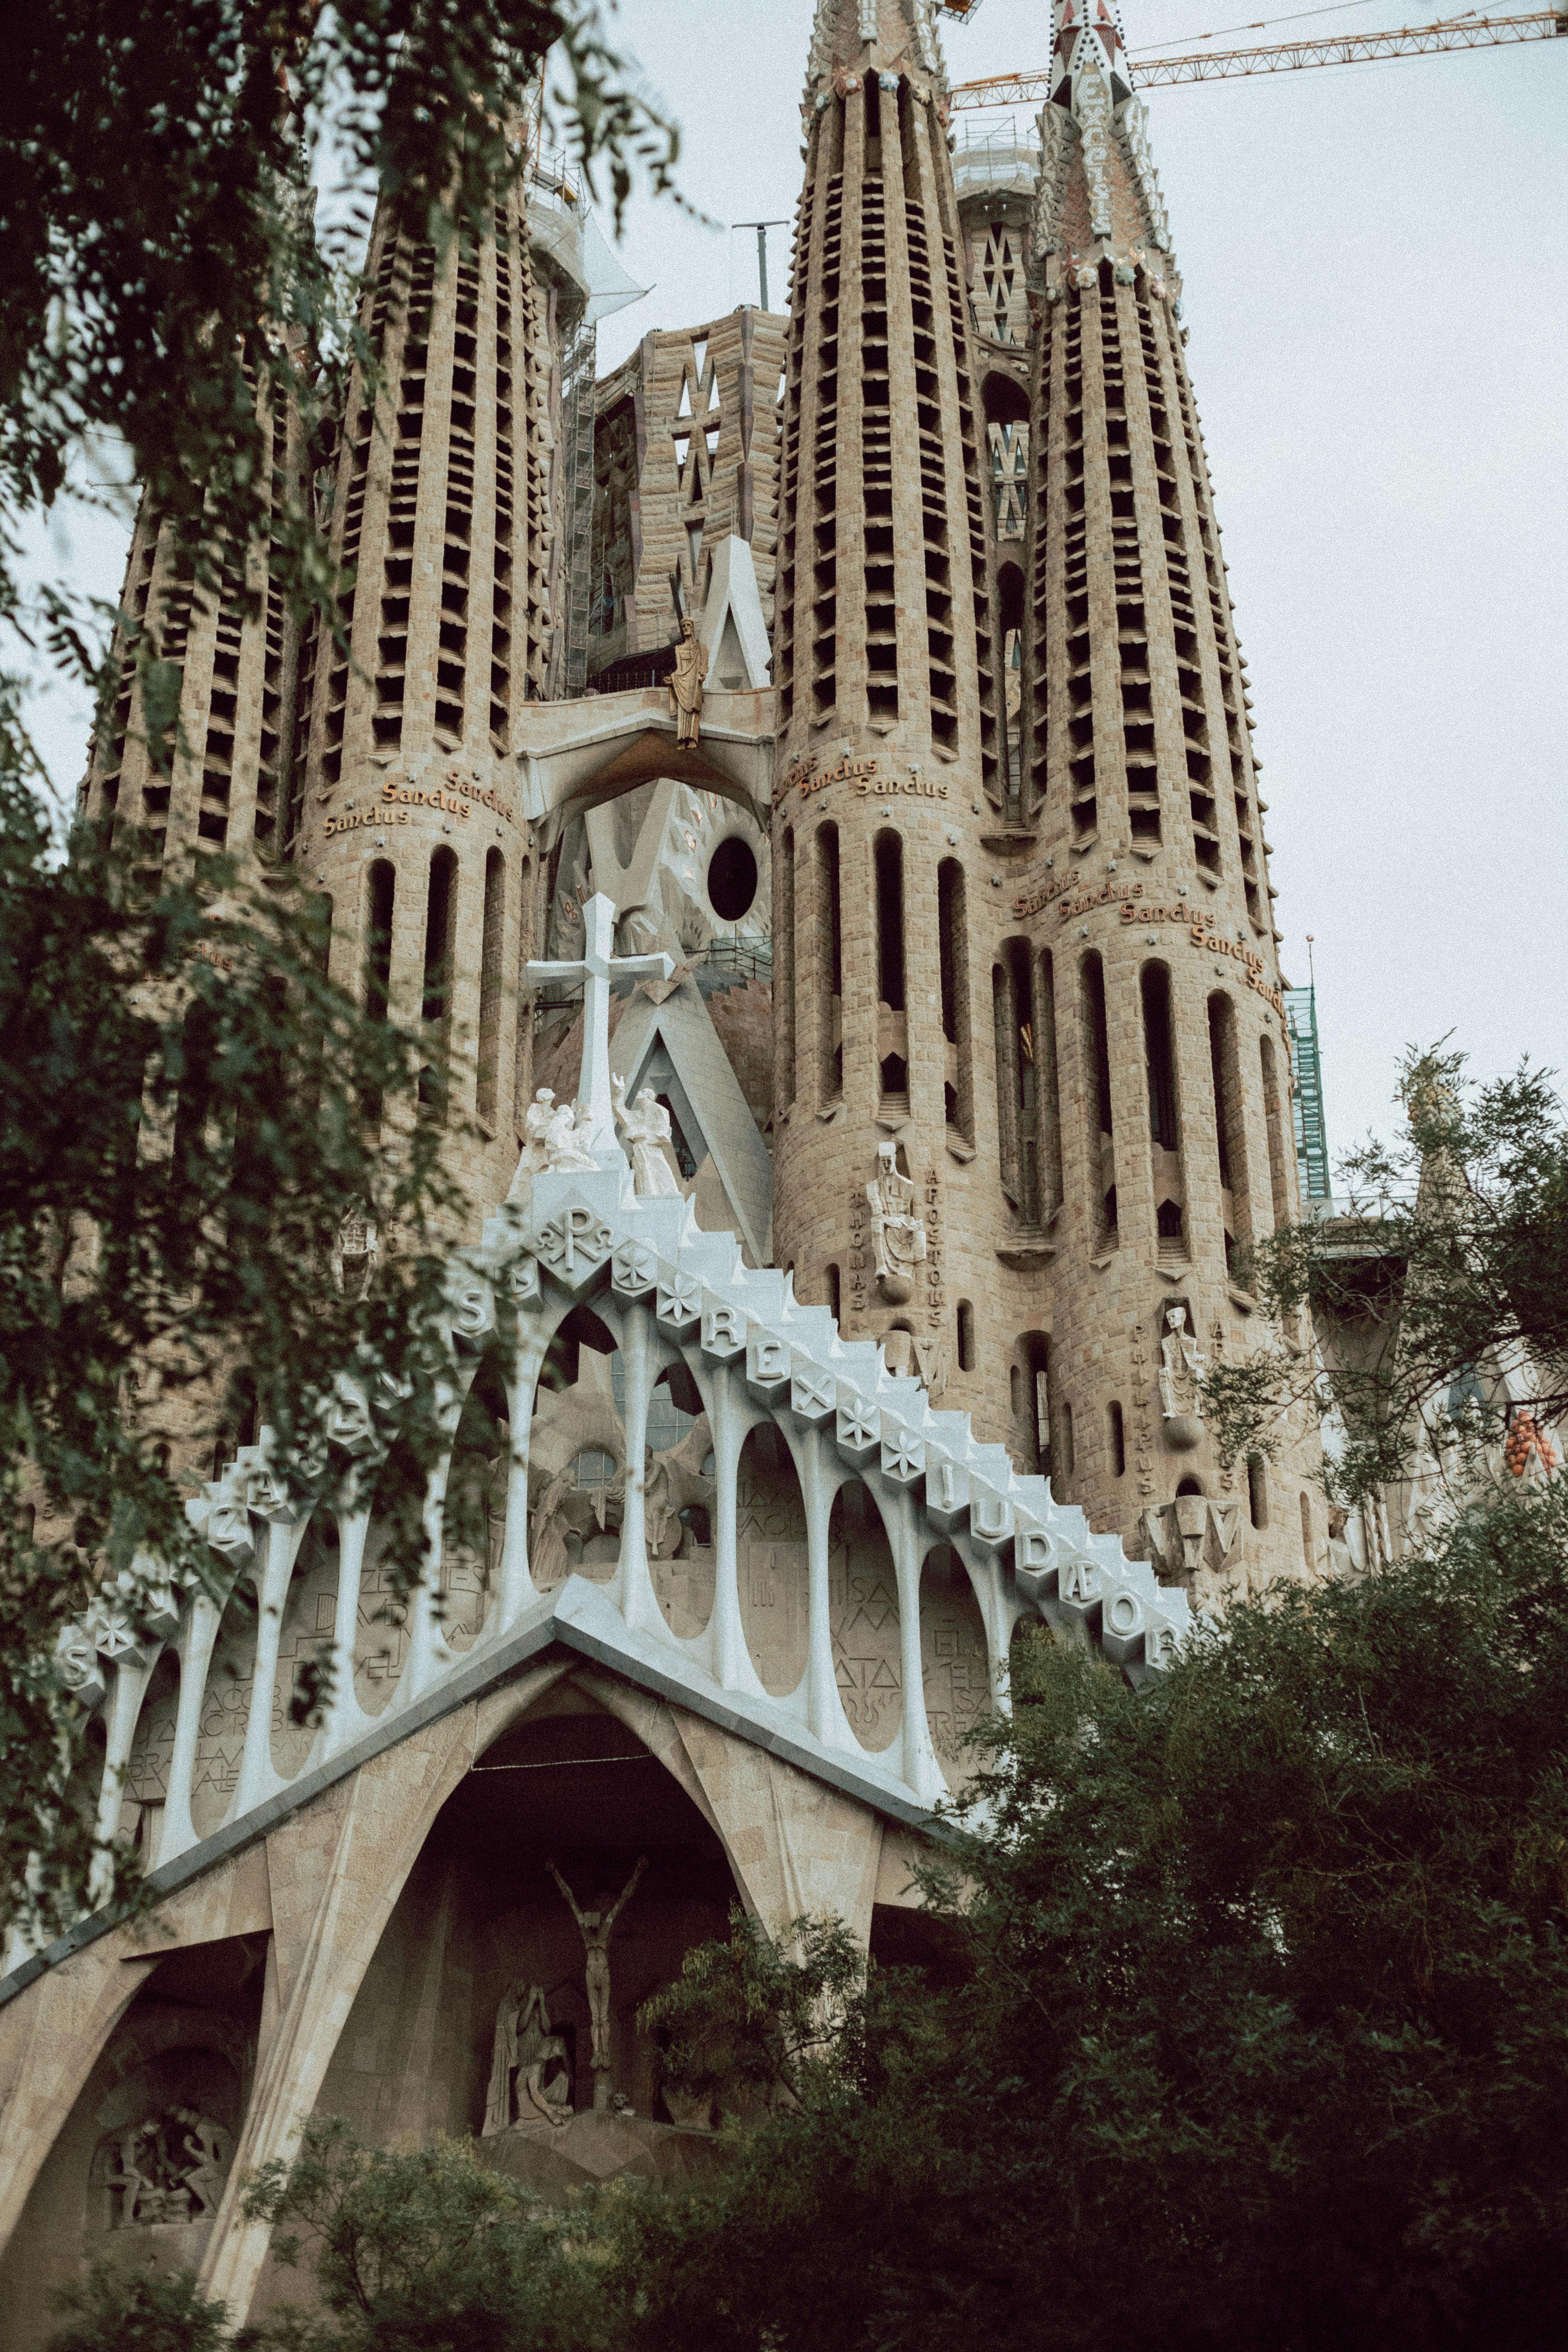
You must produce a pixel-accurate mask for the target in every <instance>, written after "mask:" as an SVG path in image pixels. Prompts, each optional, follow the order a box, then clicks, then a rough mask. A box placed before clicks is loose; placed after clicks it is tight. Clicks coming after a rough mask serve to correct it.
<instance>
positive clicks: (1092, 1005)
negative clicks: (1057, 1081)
mask: <svg viewBox="0 0 1568 2352" xmlns="http://www.w3.org/2000/svg"><path fill="white" fill-rule="evenodd" d="M1082 978H1083V1028H1084V1053H1085V1058H1086V1059H1087V1061H1088V1063H1089V1076H1090V1078H1091V1081H1092V1089H1093V1091H1092V1101H1093V1105H1094V1108H1093V1112H1092V1114H1091V1115H1092V1117H1093V1119H1094V1122H1095V1126H1094V1130H1093V1132H1092V1133H1091V1135H1090V1139H1089V1147H1090V1148H1089V1163H1090V1181H1091V1183H1092V1184H1093V1186H1094V1198H1095V1203H1096V1213H1097V1223H1098V1229H1099V1241H1100V1246H1101V1247H1102V1248H1103V1247H1110V1246H1114V1244H1115V1241H1116V1232H1117V1224H1116V1214H1117V1212H1116V1158H1115V1144H1114V1140H1113V1129H1112V1124H1111V1106H1110V1031H1109V1029H1108V1027H1107V1025H1106V1013H1105V967H1104V966H1103V964H1102V963H1101V962H1100V958H1099V957H1098V956H1097V955H1095V954H1093V953H1092V952H1091V953H1090V954H1089V955H1086V956H1085V958H1084V960H1083V964H1082Z"/></svg>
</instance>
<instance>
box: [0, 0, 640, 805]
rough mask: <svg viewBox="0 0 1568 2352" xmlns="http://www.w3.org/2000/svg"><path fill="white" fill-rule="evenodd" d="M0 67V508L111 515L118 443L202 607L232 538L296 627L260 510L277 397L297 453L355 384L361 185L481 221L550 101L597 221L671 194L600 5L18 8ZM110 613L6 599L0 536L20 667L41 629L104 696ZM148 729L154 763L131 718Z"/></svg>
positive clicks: (307, 550)
mask: <svg viewBox="0 0 1568 2352" xmlns="http://www.w3.org/2000/svg"><path fill="white" fill-rule="evenodd" d="M551 54H552V55H553V58H554V59H555V64H556V71H555V73H554V75H553V77H552V83H551V86H550V93H549V96H548V97H546V95H545V90H544V87H543V85H542V79H541V74H542V66H543V62H544V60H545V58H546V57H547V55H551ZM5 64H6V70H5V77H4V80H3V82H0V174H3V177H4V183H5V199H4V219H5V235H4V236H0V507H3V508H4V509H5V512H6V514H7V515H9V516H10V517H12V518H14V519H19V518H22V517H26V516H27V515H29V514H33V513H36V512H39V511H42V510H47V509H48V508H49V507H50V506H52V504H53V503H54V501H55V500H56V499H57V498H58V496H59V494H60V492H61V491H62V489H64V488H66V487H67V485H68V484H69V485H70V488H71V490H72V493H73V495H75V496H77V497H79V498H80V499H83V500H84V501H85V502H87V503H88V504H89V505H98V506H103V505H106V504H107V503H108V502H109V501H108V499H107V497H106V495H105V492H104V490H103V488H95V487H94V484H93V482H92V480H91V476H92V475H93V474H94V473H96V472H100V471H101V466H100V465H97V464H93V465H88V466H85V467H84V466H83V465H82V464H81V463H80V462H79V461H80V459H81V457H82V456H83V453H84V451H85V450H86V449H87V448H88V447H89V446H93V447H95V448H96V447H98V446H100V444H101V443H102V442H103V441H104V440H105V439H107V440H108V441H110V442H112V443H117V444H118V445H120V446H121V448H122V450H123V454H124V460H125V467H126V470H127V472H128V474H129V476H130V478H132V479H133V480H134V481H135V482H137V483H138V484H140V486H141V488H142V491H143V493H144V495H145V497H146V498H147V499H149V500H150V501H151V504H152V507H153V510H154V511H155V512H156V513H157V514H158V515H159V516H160V517H162V518H163V520H164V521H165V523H166V525H167V527H168V528H169V530H171V532H172V533H173V534H174V540H175V541H176V543H177V546H178V550H179V553H180V558H181V561H182V562H183V563H184V565H186V566H187V567H188V571H187V576H190V577H192V578H193V579H194V581H195V589H196V593H198V595H200V596H202V597H204V598H205V597H208V596H210V595H211V594H213V593H216V588H217V585H218V583H219V578H220V574H221V571H222V567H223V563H224V556H225V551H226V550H228V551H239V554H240V559H241V560H237V562H235V563H234V565H233V569H234V570H235V572H237V574H238V575H241V576H243V574H244V572H245V570H246V566H245V563H244V561H243V560H242V559H243V552H244V551H246V550H247V549H248V548H251V547H260V546H263V545H265V546H266V547H267V548H268V573H269V578H270V580H271V582H272V583H273V584H274V585H275V586H277V587H278V588H279V589H280V591H281V593H283V594H284V596H285V597H286V598H287V600H288V602H289V605H290V606H291V608H292V609H293V611H294V613H295V615H296V617H297V618H299V619H301V620H302V619H303V618H304V617H305V615H306V614H307V613H308V612H310V611H319V612H322V613H329V612H331V608H332V603H333V599H334V597H335V595H336V592H337V583H336V581H335V580H334V578H333V576H332V571H331V564H330V562H329V559H328V553H327V549H326V544H325V541H324V539H323V537H322V535H321V531H320V530H319V528H318V524H317V520H316V516H315V514H314V511H313V509H312V505H311V502H310V499H309V498H308V497H306V498H300V499H283V500H282V501H280V502H279V503H278V504H276V505H275V504H274V498H273V492H274V479H273V459H272V446H271V433H272V425H271V415H270V413H269V412H270V410H271V409H273V408H276V407H278V406H279V405H282V406H290V407H292V408H293V409H294V410H295V411H296V412H297V414H298V415H299V417H300V423H301V426H302V430H303V434H304V438H305V442H306V444H307V445H308V446H311V447H312V448H313V450H314V454H315V457H317V458H318V459H319V458H320V457H321V450H322V437H323V436H325V435H328V434H330V430H331V417H332V414H333V409H334V404H335V402H336V400H337V398H338V395H339V392H340V390H341V386H342V381H343V379H344V376H345V374H346V371H347V369H348V368H349V366H350V365H351V364H352V363H353V362H354V361H355V360H358V361H359V362H361V363H362V365H363V366H366V367H368V368H369V370H370V372H371V375H372V378H373V380H374V366H375V358H376V354H375V352H374V349H373V347H372V343H371V339H370V337H369V336H368V334H367V332H366V331H365V330H364V329H363V326H362V324H361V322H360V320H358V318H357V317H356V314H355V310H354V308H353V267H352V266H353V263H354V261H355V260H356V258H357V255H358V251H359V247H360V246H361V244H362V243H363V236H364V233H365V230H366V228H367V226H368V223H369V219H370V215H371V212H372V210H373V207H374V202H375V200H376V198H377V197H378V196H379V195H381V194H385V195H387V196H389V197H391V198H392V199H393V200H394V201H395V202H396V203H398V204H399V205H401V206H402V207H403V208H404V209H405V213H406V214H407V215H409V217H410V219H411V221H418V222H419V223H420V224H421V233H422V234H423V235H425V236H427V237H428V238H429V240H430V241H431V242H432V243H433V244H435V246H436V247H437V251H445V250H446V248H447V246H448V245H449V244H450V242H451V240H452V239H453V237H454V236H458V235H459V234H461V233H467V234H468V235H471V236H476V237H478V236H482V235H483V234H485V232H486V231H487V229H488V228H489V226H490V224H491V222H492V220H493V208H494V205H495V204H496V203H497V202H498V201H499V200H500V198H502V197H504V195H505V194H506V192H507V190H508V189H509V188H510V186H511V185H512V184H513V183H514V182H515V181H516V180H517V178H518V177H519V175H520V173H522V171H523V170H524V169H525V168H526V165H527V163H528V161H529V155H528V152H527V147H528V142H527V141H526V139H525V137H524V135H523V126H524V124H525V122H528V121H531V120H532V119H534V117H535V116H536V114H537V110H538V109H539V107H540V105H541V104H544V105H545V107H546V109H547V110H548V111H549V113H550V115H551V118H552V122H553V124H554V126H555V128H556V129H557V130H558V131H560V132H561V133H562V135H563V140H564V144H565V147H566V151H567V152H568V154H569V156H570V158H571V160H572V162H573V163H574V166H575V168H576V170H577V171H578V172H579V173H580V174H581V175H582V177H583V179H584V184H585V185H586V188H587V191H588V193H589V194H590V195H592V194H595V188H596V185H597V183H598V179H599V175H600V174H602V173H605V172H607V173H608V175H609V184H610V190H611V194H612V197H613V201H614V205H615V211H616V224H617V226H618V225H619V221H620V217H621V215H622V211H623V209H624V206H625V204H626V196H627V194H628V192H629V189H630V185H631V181H632V174H633V172H634V170H640V171H641V172H642V173H645V174H646V175H647V178H648V180H649V182H650V184H651V185H652V186H653V187H654V188H655V190H656V191H658V192H671V191H672V190H673V173H674V167H675V163H676V160H677V157H678V154H679V134H678V132H677V131H676V130H675V127H674V125H673V123H671V122H670V121H668V120H667V119H666V118H665V116H664V115H663V113H662V111H661V110H660V108H659V106H658V102H657V101H656V100H653V99H651V98H649V97H648V96H647V95H645V94H644V93H643V91H642V90H641V89H640V88H639V87H637V77H636V75H635V72H634V70H633V68H631V67H630V66H629V64H628V62H627V60H626V59H625V58H623V57H622V56H621V55H620V54H619V52H618V51H617V50H616V47H614V45H613V44H612V42H611V41H610V39H609V38H608V37H607V33H606V28H605V19H604V16H603V15H602V14H601V11H600V10H599V8H598V7H597V6H595V5H593V0H554V5H546V0H335V5H333V6H331V7H321V6H319V5H314V0H308V5H303V6H300V7H280V6H279V5H278V0H37V5H36V6H33V7H30V8H27V9H26V10H23V11H19V12H18V14H17V15H16V17H15V18H14V19H13V20H12V21H11V23H10V26H9V29H8V35H7V40H6V56H5ZM312 170H319V171H320V173H321V176H322V177H323V178H324V179H325V180H326V181H327V182H328V183H329V194H330V196H331V204H330V205H329V207H328V208H327V212H326V215H325V216H324V218H323V220H322V222H321V225H320V226H318V225H317V223H316V221H315V219H314V208H313V205H312V201H311V197H310V188H309V184H308V183H309V180H310V173H311V172H312ZM307 472H309V467H307ZM109 617H110V615H109V614H108V609H107V607H106V606H105V605H104V604H102V603H101V601H98V602H94V601H93V600H87V601H86V603H84V602H83V600H80V599H79V598H76V597H73V596H72V595H71V594H69V593H67V592H66V591H64V590H63V589H61V588H59V587H58V586H54V585H49V584H47V583H46V584H45V585H44V586H43V587H41V588H39V589H37V591H35V592H34V593H32V594H31V595H28V594H26V593H24V589H23V586H22V584H21V577H20V547H19V542H18V541H17V539H16V535H15V532H14V530H0V623H4V624H6V625H9V626H10V627H11V628H12V629H13V631H14V632H15V633H16V635H18V636H19V637H20V639H21V641H22V643H23V645H24V646H26V652H27V656H28V658H29V659H30V658H31V657H32V656H34V655H36V653H37V650H38V647H39V646H40V644H42V646H44V648H45V650H46V651H47V654H48V656H49V657H50V658H51V660H53V661H54V662H55V663H56V664H57V665H58V666H60V667H63V668H66V669H68V670H72V671H74V672H75V673H76V674H77V675H78V676H79V677H82V678H84V679H87V680H89V681H90V682H92V683H94V684H95V685H97V686H98V687H99V688H100V689H102V688H104V687H105V685H106V683H107V680H108V677H109V673H108V671H107V669H106V667H105V663H104V656H103V654H102V652H101V650H100V646H99V643H98V640H99V639H100V638H101V637H102V635H104V623H105V621H106V619H108V618H109ZM119 655H120V656H126V655H129V656H131V657H132V658H133V659H134V661H135V663H136V665H137V667H138V668H139V669H140V671H141V673H142V686H143V691H144V694H149V699H148V709H149V712H150V713H155V711H156V709H157V708H158V707H159V694H158V687H159V680H158V678H157V677H156V676H151V677H150V676H149V673H151V672H154V671H155V670H156V669H157V667H158V649H157V646H156V644H155V642H154V641H153V636H152V635H151V634H150V633H149V632H148V631H146V630H145V629H139V628H138V627H137V626H136V625H135V623H134V620H133V618H132V616H121V645H120V647H119ZM117 666H118V664H117ZM149 690H150V693H149ZM149 739H150V741H151V743H152V745H153V752H154V757H155V758H156V759H157V760H158V761H159V762H160V763H161V764H162V763H163V762H164V761H166V760H167V758H168V756H169V750H168V747H167V746H166V745H165V743H164V742H163V737H162V734H161V731H160V730H159V729H158V727H157V726H156V725H155V724H154V723H153V719H152V718H151V717H150V719H149Z"/></svg>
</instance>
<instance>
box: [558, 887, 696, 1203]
mask: <svg viewBox="0 0 1568 2352" xmlns="http://www.w3.org/2000/svg"><path fill="white" fill-rule="evenodd" d="M583 926H584V932H585V934H586V936H585V938H584V942H583V954H582V958H581V961H578V962H576V963H531V964H530V965H528V967H527V969H526V972H525V978H526V979H527V982H528V984H529V986H530V988H543V987H544V986H545V985H546V984H547V983H548V982H551V981H552V980H580V981H581V982H582V983H583V1075H582V1078H581V1080H580V1082H579V1085H578V1088H577V1099H578V1101H579V1102H580V1103H581V1104H582V1106H583V1109H584V1117H585V1121H586V1132H585V1135H584V1145H585V1148H586V1149H587V1150H589V1151H591V1152H592V1153H593V1154H594V1156H595V1159H597V1158H598V1157H599V1155H600V1154H601V1153H602V1152H609V1151H614V1152H616V1154H617V1155H618V1154H619V1153H620V1149H621V1147H620V1145H619V1143H618V1142H617V1141H616V1115H615V1107H614V1105H613V1104H612V1102H611V1100H610V982H612V980H616V979H621V978H625V979H626V980H648V979H654V978H658V979H659V980H669V979H672V978H673V976H674V972H675V966H674V964H673V963H672V962H671V961H670V959H669V958H668V956H667V955H662V954H661V955H642V956H618V955H616V951H615V947H616V902H615V900H614V899H613V898H605V894H604V892H603V891H602V890H596V891H595V893H594V896H593V897H592V898H590V899H589V900H588V901H587V903H586V905H585V906H584V908H583ZM582 1132H583V1130H582V1129H579V1133H582Z"/></svg>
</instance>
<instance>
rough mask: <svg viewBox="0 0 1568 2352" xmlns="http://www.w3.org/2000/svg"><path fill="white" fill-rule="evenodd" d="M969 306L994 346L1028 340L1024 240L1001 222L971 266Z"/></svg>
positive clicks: (988, 237)
mask: <svg viewBox="0 0 1568 2352" xmlns="http://www.w3.org/2000/svg"><path fill="white" fill-rule="evenodd" d="M969 299H970V305H971V309H972V310H973V317H974V324H975V327H976V329H977V331H979V332H980V333H981V334H983V335H985V336H988V337H989V339H990V340H991V341H992V342H994V343H1013V344H1017V345H1020V346H1021V345H1022V344H1024V343H1026V342H1027V341H1028V339H1029V300H1028V296H1027V294H1026V291H1025V288H1024V252H1023V240H1022V238H1021V237H1020V236H1019V233H1018V231H1017V230H1016V228H1014V227H1012V226H1009V225H1008V224H1007V223H1005V222H1003V221H997V222H995V223H994V224H993V225H992V226H991V227H990V229H989V230H988V231H987V233H986V237H985V244H984V249H983V250H982V252H981V254H980V256H979V257H978V259H977V260H976V262H975V265H974V275H973V279H972V280H971V284H970V294H969Z"/></svg>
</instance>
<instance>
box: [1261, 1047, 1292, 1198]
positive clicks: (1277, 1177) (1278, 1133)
mask: <svg viewBox="0 0 1568 2352" xmlns="http://www.w3.org/2000/svg"><path fill="white" fill-rule="evenodd" d="M1258 1058H1259V1061H1260V1063H1261V1066H1262V1072H1263V1114H1264V1117H1265V1118H1266V1119H1267V1120H1268V1189H1269V1192H1270V1193H1271V1195H1272V1197H1273V1205H1274V1223H1275V1227H1276V1229H1277V1230H1278V1228H1279V1226H1281V1225H1283V1224H1287V1223H1289V1217H1290V1194H1289V1188H1288V1185H1287V1181H1286V1176H1285V1123H1284V1121H1283V1119H1282V1118H1280V1116H1279V1065H1278V1063H1277V1062H1276V1060H1275V1055H1274V1040H1273V1038H1272V1037H1260V1038H1259V1039H1258Z"/></svg>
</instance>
